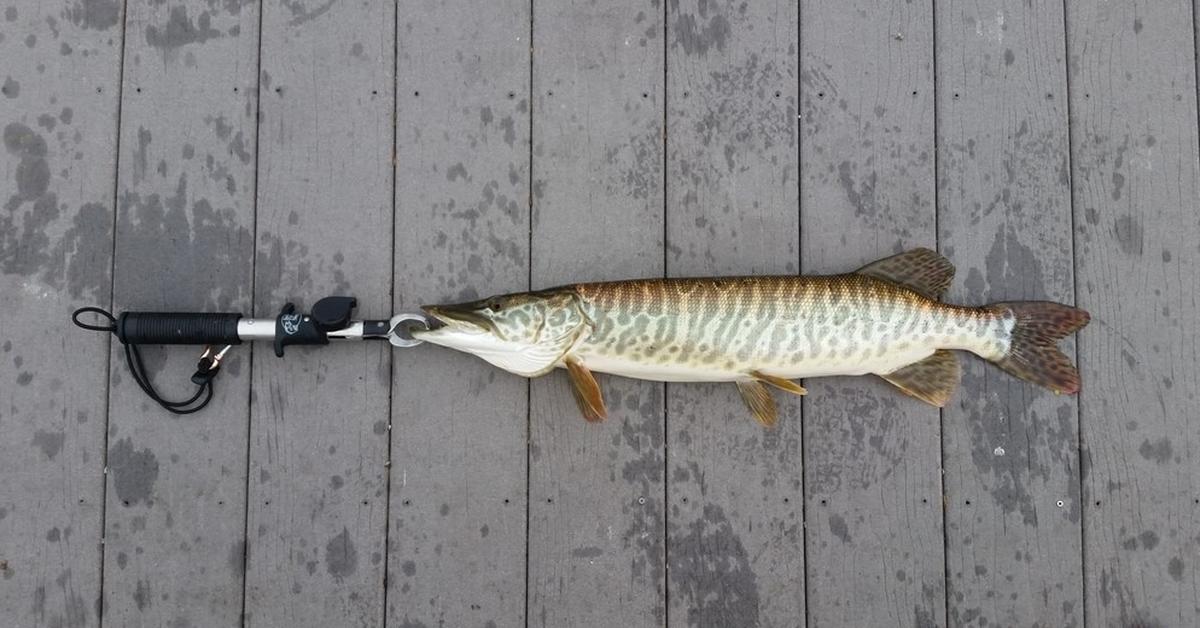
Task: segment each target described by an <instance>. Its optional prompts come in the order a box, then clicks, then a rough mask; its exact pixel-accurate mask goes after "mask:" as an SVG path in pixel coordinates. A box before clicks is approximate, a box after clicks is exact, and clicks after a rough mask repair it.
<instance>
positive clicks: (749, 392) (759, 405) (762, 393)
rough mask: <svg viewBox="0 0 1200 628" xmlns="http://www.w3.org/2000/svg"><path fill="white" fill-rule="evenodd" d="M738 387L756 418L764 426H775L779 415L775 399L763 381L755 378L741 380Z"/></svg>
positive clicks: (743, 399)
mask: <svg viewBox="0 0 1200 628" xmlns="http://www.w3.org/2000/svg"><path fill="white" fill-rule="evenodd" d="M737 387H738V392H739V393H741V394H742V401H745V402H746V405H747V406H749V407H750V413H751V414H753V415H754V420H755V421H758V422H759V424H761V425H762V426H763V427H775V423H776V422H777V421H778V418H779V415H778V412H776V410H775V399H774V398H773V397H771V391H769V390H767V387H766V386H763V385H762V382H760V381H758V380H754V379H747V380H742V381H739V382H737Z"/></svg>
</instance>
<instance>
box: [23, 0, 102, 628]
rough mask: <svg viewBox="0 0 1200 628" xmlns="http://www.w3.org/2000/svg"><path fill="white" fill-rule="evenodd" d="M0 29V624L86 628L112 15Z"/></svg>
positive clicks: (96, 528)
mask: <svg viewBox="0 0 1200 628" xmlns="http://www.w3.org/2000/svg"><path fill="white" fill-rule="evenodd" d="M3 14H4V17H3V19H2V21H0V58H2V59H4V60H5V62H4V63H3V64H2V65H3V66H4V67H3V69H0V82H2V83H0V129H2V133H3V142H4V147H3V151H0V181H2V182H3V183H0V203H3V209H2V210H0V294H2V295H4V297H3V299H0V321H3V332H0V336H2V337H0V477H3V478H4V482H2V483H0V561H2V562H3V565H2V566H0V618H3V622H2V623H4V624H6V625H12V626H32V625H39V624H41V623H43V622H44V623H46V624H55V623H57V624H59V625H70V626H94V625H96V624H97V622H98V617H97V601H98V600H99V598H100V545H99V540H100V536H101V530H102V528H101V511H102V504H103V499H104V498H103V491H104V481H103V467H104V422H105V416H106V413H107V410H108V409H107V406H106V393H105V386H106V385H107V381H106V377H105V369H106V368H107V364H106V355H107V350H108V338H107V335H106V334H95V333H87V332H83V331H79V330H76V329H75V328H74V327H73V326H70V325H69V324H68V323H67V320H68V317H69V316H70V313H71V311H72V310H73V309H74V308H76V307H80V306H83V305H103V306H106V307H107V306H108V304H109V298H110V289H111V275H110V273H109V271H110V268H111V263H112V206H113V192H114V189H113V186H114V178H115V170H114V167H113V163H114V158H115V157H116V152H117V106H118V101H117V98H118V90H117V86H118V85H119V81H120V78H119V77H120V59H121V41H122V19H121V18H122V16H121V11H120V7H117V6H113V7H111V11H106V12H104V13H103V14H101V15H96V16H94V17H93V18H85V17H83V16H77V15H73V14H72V13H71V12H70V8H69V3H62V2H47V3H42V2H31V1H22V2H16V3H13V4H9V5H6V6H5V9H4V11H3Z"/></svg>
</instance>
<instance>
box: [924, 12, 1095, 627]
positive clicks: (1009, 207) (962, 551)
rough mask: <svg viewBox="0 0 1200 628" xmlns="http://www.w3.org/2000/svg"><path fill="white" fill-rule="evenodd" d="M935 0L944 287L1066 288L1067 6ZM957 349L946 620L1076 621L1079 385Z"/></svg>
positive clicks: (1079, 614) (962, 294)
mask: <svg viewBox="0 0 1200 628" xmlns="http://www.w3.org/2000/svg"><path fill="white" fill-rule="evenodd" d="M937 8H938V14H937V28H938V32H937V43H938V46H937V53H938V56H937V69H938V74H937V86H938V116H937V122H938V136H937V137H938V181H939V195H938V230H939V233H938V245H939V247H940V248H941V251H942V253H943V254H945V255H946V256H947V257H949V258H950V259H951V260H953V261H954V263H955V264H956V265H957V267H958V273H957V277H956V281H955V282H954V284H953V286H952V287H951V289H950V291H949V292H948V293H947V300H949V301H953V302H955V303H969V304H982V303H990V302H995V301H1019V300H1041V299H1050V300H1054V301H1059V302H1062V303H1071V302H1072V301H1073V300H1074V276H1073V271H1072V233H1071V190H1070V178H1069V170H1070V146H1069V140H1068V134H1067V89H1066V87H1067V86H1066V72H1067V68H1066V29H1065V28H1064V24H1063V10H1062V7H1061V6H1059V5H1056V4H1050V3H1040V4H1035V5H1033V6H1029V5H1026V4H1025V3H1022V2H1002V3H997V4H995V5H990V4H989V5H979V4H976V3H971V2H946V3H939V4H938V5H937ZM1072 346H1073V345H1072V344H1071V343H1070V342H1069V341H1068V342H1067V343H1064V345H1063V347H1064V349H1065V350H1066V351H1067V353H1068V355H1074V353H1073V350H1072ZM963 357H964V359H962V360H961V363H962V366H963V382H962V386H961V387H960V388H959V391H958V394H957V395H956V396H955V398H954V399H953V400H952V401H951V403H950V404H949V405H947V406H946V408H945V411H944V415H943V416H944V422H943V429H944V431H943V447H944V452H945V456H944V459H943V462H942V465H943V467H944V468H945V470H946V475H945V487H946V565H947V573H946V578H947V584H948V587H949V592H948V598H947V599H948V612H949V623H950V624H953V625H979V624H985V623H986V624H998V625H1004V626H1032V625H1035V624H1036V625H1043V626H1078V625H1081V624H1082V623H1083V612H1084V609H1083V604H1082V603H1081V600H1082V586H1083V578H1082V562H1081V556H1080V543H1081V540H1080V512H1081V510H1082V505H1081V504H1080V502H1079V462H1078V452H1079V440H1078V430H1077V426H1078V423H1077V421H1078V414H1077V405H1076V403H1075V398H1074V397H1058V396H1055V395H1054V394H1053V393H1050V392H1049V391H1046V390H1042V389H1038V388H1035V387H1031V386H1029V385H1028V384H1026V383H1024V382H1022V381H1020V380H1017V379H1015V378H1013V377H1011V376H1009V375H1008V374H1006V373H1004V372H1002V371H1000V370H999V369H997V368H995V367H993V366H990V365H987V364H986V363H985V362H983V361H982V360H979V359H976V358H974V357H971V358H967V357H966V356H965V354H964V356H963Z"/></svg>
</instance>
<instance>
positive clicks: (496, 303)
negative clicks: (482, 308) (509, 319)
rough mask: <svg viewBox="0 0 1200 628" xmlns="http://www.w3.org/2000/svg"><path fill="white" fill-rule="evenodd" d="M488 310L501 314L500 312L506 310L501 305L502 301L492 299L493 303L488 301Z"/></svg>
mask: <svg viewBox="0 0 1200 628" xmlns="http://www.w3.org/2000/svg"><path fill="white" fill-rule="evenodd" d="M487 309H489V310H491V311H493V312H499V311H500V310H502V309H504V305H503V304H502V303H500V299H492V300H491V301H488V304H487Z"/></svg>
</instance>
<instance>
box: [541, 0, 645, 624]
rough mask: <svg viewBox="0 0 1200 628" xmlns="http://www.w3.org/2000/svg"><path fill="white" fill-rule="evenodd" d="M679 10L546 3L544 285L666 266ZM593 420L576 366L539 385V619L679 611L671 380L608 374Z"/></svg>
mask: <svg viewBox="0 0 1200 628" xmlns="http://www.w3.org/2000/svg"><path fill="white" fill-rule="evenodd" d="M662 16H663V8H662V6H661V4H659V3H657V2H651V3H649V5H647V4H646V3H641V2H609V3H602V4H591V5H586V6H583V5H570V4H558V3H546V4H545V5H544V8H543V5H542V4H538V5H536V7H535V9H534V39H533V41H534V46H535V50H536V53H535V55H534V59H533V93H534V94H535V96H534V116H533V137H534V151H533V181H534V184H533V189H534V198H533V224H532V242H533V250H532V252H531V257H532V271H531V275H532V282H533V287H535V288H544V287H548V286H551V285H555V284H561V283H567V282H574V281H588V280H598V279H613V278H622V277H637V276H661V275H662V273H663V270H664V269H663V170H662V163H663V152H662V151H663V130H664V129H663V98H664V89H663V88H664V86H663V63H664V52H663V43H662V33H663V24H662ZM600 385H601V387H602V389H603V391H604V395H605V398H606V400H607V403H608V408H609V417H608V420H607V421H606V422H605V423H602V424H599V425H589V424H586V423H585V422H584V420H583V418H582V417H581V416H580V413H579V410H578V409H577V408H576V406H575V402H574V401H573V399H572V397H571V393H570V391H569V387H568V384H567V380H566V377H565V376H563V375H562V374H561V373H557V372H556V373H552V374H551V375H549V376H548V377H545V378H543V379H538V380H534V381H533V382H532V384H531V387H530V395H531V396H530V472H529V473H530V478H529V484H530V486H529V500H530V501H529V615H530V619H531V623H536V624H537V625H539V626H563V625H601V624H603V625H629V626H640V625H649V624H661V623H662V622H663V621H664V619H665V615H666V600H665V586H666V585H665V579H666V573H665V566H664V562H663V561H664V551H665V550H664V547H665V538H664V537H665V526H664V514H665V513H664V505H663V470H664V467H663V465H664V442H663V386H662V385H661V384H656V383H650V382H638V381H631V380H626V379H621V378H617V377H604V376H601V378H600Z"/></svg>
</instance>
